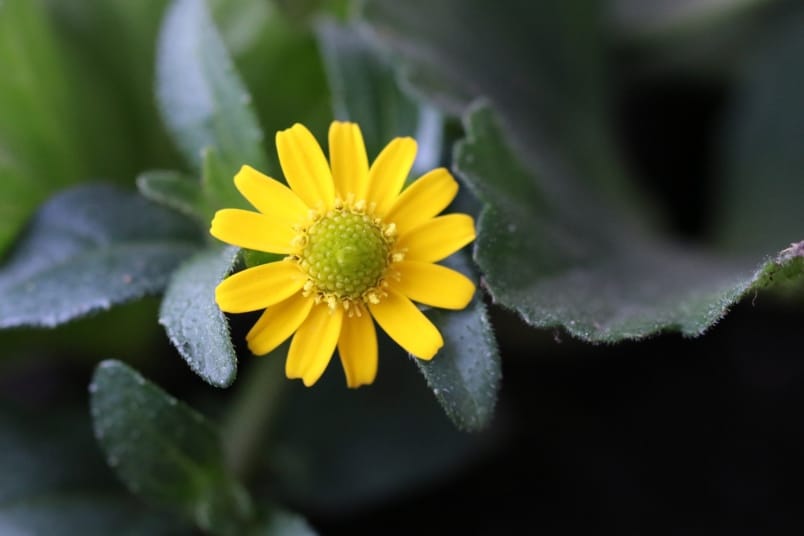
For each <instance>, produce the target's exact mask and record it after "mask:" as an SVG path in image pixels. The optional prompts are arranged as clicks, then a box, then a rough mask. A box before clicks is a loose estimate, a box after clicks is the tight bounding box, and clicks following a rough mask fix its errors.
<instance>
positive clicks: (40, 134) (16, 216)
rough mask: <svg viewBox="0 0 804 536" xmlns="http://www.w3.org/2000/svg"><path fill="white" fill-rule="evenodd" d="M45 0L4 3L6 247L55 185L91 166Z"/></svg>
mask: <svg viewBox="0 0 804 536" xmlns="http://www.w3.org/2000/svg"><path fill="white" fill-rule="evenodd" d="M60 52H61V51H60V50H59V47H58V45H57V43H56V41H55V39H54V36H53V31H52V28H51V27H50V25H49V24H48V21H47V17H46V14H45V12H44V10H43V9H42V8H41V6H40V4H39V3H38V2H30V1H28V0H7V1H5V2H0V72H2V73H3V83H2V84H0V253H2V252H3V251H4V250H5V249H6V247H7V246H8V245H9V244H10V242H11V240H12V239H13V237H14V236H15V235H16V232H17V231H18V230H19V228H20V227H21V225H22V223H23V222H24V221H25V220H26V219H27V218H28V217H29V216H30V214H31V212H32V211H33V210H34V208H35V207H36V205H37V204H39V203H40V202H41V201H42V200H43V199H44V198H46V197H47V194H48V192H49V191H50V190H53V189H55V188H58V187H62V186H65V185H67V184H69V183H70V182H72V181H74V180H75V179H76V178H77V177H80V176H81V175H82V174H83V172H84V169H85V168H84V167H83V165H82V163H81V160H80V154H81V152H80V151H79V150H78V146H77V138H76V137H75V136H70V135H68V134H67V133H66V131H65V125H70V124H74V122H75V121H74V116H73V115H72V108H71V89H72V88H70V87H69V86H68V83H67V79H66V73H65V70H64V60H63V57H62V54H61V53H60Z"/></svg>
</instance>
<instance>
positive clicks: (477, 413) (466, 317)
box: [414, 262, 502, 431]
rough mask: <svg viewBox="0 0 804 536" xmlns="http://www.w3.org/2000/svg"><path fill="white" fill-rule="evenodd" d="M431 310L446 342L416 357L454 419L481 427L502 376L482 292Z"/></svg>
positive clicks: (491, 409) (468, 427)
mask: <svg viewBox="0 0 804 536" xmlns="http://www.w3.org/2000/svg"><path fill="white" fill-rule="evenodd" d="M466 264H467V265H468V262H467V263H466ZM461 271H462V272H464V273H466V270H461ZM428 316H429V317H430V320H432V321H433V322H434V323H435V324H436V325H437V326H438V329H439V331H441V335H442V336H443V337H444V347H443V348H442V349H441V350H439V352H438V354H437V355H436V357H435V358H434V359H432V360H431V361H424V360H421V359H414V361H415V363H416V365H418V367H419V370H421V372H422V374H424V377H425V378H426V379H427V384H428V385H429V386H430V388H431V389H432V390H433V394H435V396H436V398H437V399H438V402H439V403H440V404H441V406H442V407H443V408H444V411H446V412H447V415H448V416H449V418H450V419H452V422H454V423H455V425H456V426H458V428H461V429H463V430H467V431H475V430H480V429H482V428H484V427H485V426H487V425H488V423H489V421H490V420H491V417H492V416H493V415H494V407H495V405H496V403H497V391H498V390H499V388H500V379H501V376H502V371H501V366H500V356H499V353H498V351H497V342H496V340H495V339H494V332H493V331H492V329H491V324H490V323H489V320H488V317H487V316H486V306H485V305H484V304H483V298H482V296H481V294H480V292H477V293H476V294H475V297H474V299H473V300H472V302H471V303H470V304H469V306H468V307H467V308H466V309H463V310H462V311H444V310H440V309H433V310H430V311H428Z"/></svg>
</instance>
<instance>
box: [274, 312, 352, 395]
mask: <svg viewBox="0 0 804 536" xmlns="http://www.w3.org/2000/svg"><path fill="white" fill-rule="evenodd" d="M342 323H343V307H337V308H336V309H334V310H333V309H330V308H329V306H328V305H325V304H319V305H316V306H314V307H313V309H312V310H311V311H310V314H309V315H307V319H306V320H305V321H304V322H303V323H302V325H301V326H300V327H299V329H298V330H297V331H296V335H294V336H293V341H291V343H290V350H289V351H288V360H287V361H286V362H285V375H286V376H287V377H288V378H301V379H302V381H303V382H304V385H306V386H307V387H310V386H311V385H313V384H314V383H315V382H316V381H318V378H320V377H321V375H322V374H323V373H324V370H326V368H327V365H328V364H329V360H330V359H331V358H332V353H333V352H334V351H335V345H336V344H337V342H338V336H339V335H340V333H341V324H342Z"/></svg>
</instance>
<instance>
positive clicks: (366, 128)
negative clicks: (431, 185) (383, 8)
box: [316, 20, 442, 172]
mask: <svg viewBox="0 0 804 536" xmlns="http://www.w3.org/2000/svg"><path fill="white" fill-rule="evenodd" d="M364 30H365V29H363V28H361V27H359V26H358V25H356V24H352V25H343V24H340V23H338V22H335V21H333V20H322V21H320V22H319V24H318V25H317V26H316V35H317V37H318V43H319V48H320V50H321V55H322V57H323V58H324V66H325V67H326V72H327V81H328V82H329V86H330V92H331V94H332V107H333V109H334V111H335V117H336V118H337V119H340V120H345V121H354V122H356V123H357V124H359V125H360V129H361V131H362V133H363V139H364V140H365V142H366V150H367V153H368V155H369V157H370V158H373V157H374V156H376V155H378V154H379V153H380V151H381V150H382V149H383V147H384V146H385V144H386V143H388V142H389V141H390V140H391V139H392V138H395V137H397V136H413V137H415V138H416V140H417V141H418V143H419V153H418V155H417V157H416V163H415V165H414V168H415V170H416V171H420V172H426V171H429V170H430V169H432V168H434V167H436V166H437V165H438V161H439V159H440V157H441V140H442V120H441V115H440V114H439V113H438V112H437V111H436V110H435V109H434V108H433V107H431V106H426V105H424V104H422V103H419V102H416V101H415V100H413V98H411V97H409V96H408V95H406V94H405V93H403V91H402V89H401V88H400V87H399V84H398V83H397V79H398V77H397V74H396V72H395V70H394V68H393V64H392V63H391V60H390V58H389V57H387V54H382V53H381V52H380V51H379V50H377V47H375V46H373V45H372V43H371V41H370V38H369V36H367V35H366V32H365V31H364Z"/></svg>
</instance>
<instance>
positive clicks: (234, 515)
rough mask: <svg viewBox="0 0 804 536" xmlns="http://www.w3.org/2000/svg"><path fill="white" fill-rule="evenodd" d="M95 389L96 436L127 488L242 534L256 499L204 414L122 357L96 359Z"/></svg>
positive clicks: (202, 523)
mask: <svg viewBox="0 0 804 536" xmlns="http://www.w3.org/2000/svg"><path fill="white" fill-rule="evenodd" d="M90 393H91V398H90V405H91V408H92V417H93V421H94V428H95V436H96V437H97V439H98V442H99V443H100V445H101V447H102V448H103V451H104V453H105V454H106V460H107V463H108V464H109V466H110V467H111V468H112V469H113V470H114V471H115V472H116V473H117V475H118V476H119V477H120V479H121V480H122V481H123V483H124V484H125V485H126V486H127V487H128V488H129V490H131V491H132V492H133V493H135V494H137V495H139V496H141V497H143V498H145V499H147V500H149V501H152V502H154V503H155V504H159V505H162V506H163V507H166V508H170V509H172V510H174V511H176V512H178V513H181V514H183V515H185V516H186V517H187V518H189V519H191V520H193V521H194V522H195V523H196V524H197V525H198V526H199V527H200V528H202V529H204V530H206V531H210V532H212V533H214V534H242V530H243V528H244V527H245V526H247V524H248V523H250V522H251V517H252V516H253V506H252V504H251V502H250V498H249V496H248V494H247V493H246V491H245V490H244V489H243V487H242V486H241V485H240V484H239V483H238V482H237V481H236V480H234V478H233V477H232V476H231V475H230V474H229V473H228V472H227V469H226V468H225V467H224V464H223V451H222V447H221V439H220V437H219V435H218V433H217V431H216V430H215V428H214V427H213V426H212V425H211V424H210V423H209V422H208V421H207V420H206V419H205V418H204V417H202V416H201V415H200V414H198V413H196V412H195V411H193V410H192V409H190V408H189V407H188V406H186V405H185V404H184V403H183V402H180V401H178V400H176V399H175V398H173V397H172V396H170V395H168V394H167V393H165V392H164V391H162V390H161V389H160V388H158V387H157V386H155V385H154V384H152V383H151V382H149V381H147V380H146V379H145V378H143V377H142V376H141V375H140V374H138V373H137V372H135V371H134V370H132V369H130V368H129V367H127V366H126V365H124V364H123V363H120V362H119V361H113V360H109V361H104V362H102V363H101V364H100V365H98V367H97V368H96V370H95V374H94V376H93V379H92V383H91V384H90Z"/></svg>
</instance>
